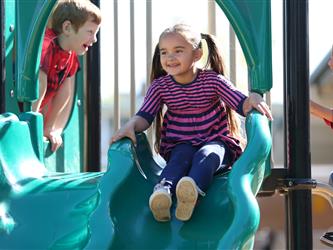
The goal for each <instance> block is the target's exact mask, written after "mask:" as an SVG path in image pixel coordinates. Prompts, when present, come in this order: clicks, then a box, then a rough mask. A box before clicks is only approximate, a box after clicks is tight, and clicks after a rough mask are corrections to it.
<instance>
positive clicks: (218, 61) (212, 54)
mask: <svg viewBox="0 0 333 250" xmlns="http://www.w3.org/2000/svg"><path fill="white" fill-rule="evenodd" d="M201 38H202V39H205V41H206V43H207V47H208V59H207V62H206V65H205V67H204V68H210V69H212V70H214V71H215V72H216V73H218V74H221V75H224V62H223V59H222V56H221V53H220V51H219V49H218V47H217V43H216V42H215V39H214V38H213V36H211V35H209V34H201ZM226 112H227V115H228V124H229V128H230V133H231V135H232V136H233V137H235V138H237V139H238V140H239V141H240V143H241V145H242V146H244V145H245V139H244V138H243V136H242V134H241V132H240V131H241V129H240V119H239V118H238V116H237V114H236V112H235V111H234V110H232V109H231V108H230V107H228V106H226Z"/></svg>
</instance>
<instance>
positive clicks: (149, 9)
mask: <svg viewBox="0 0 333 250" xmlns="http://www.w3.org/2000/svg"><path fill="white" fill-rule="evenodd" d="M152 43H153V42H152V1H151V0H146V48H147V50H146V53H147V54H146V59H147V67H146V69H147V71H146V79H147V81H146V90H147V89H148V86H149V85H150V70H151V63H152V51H153V49H152ZM147 137H148V141H149V143H150V145H151V146H152V147H153V145H154V138H153V132H152V127H150V128H149V129H148V131H147Z"/></svg>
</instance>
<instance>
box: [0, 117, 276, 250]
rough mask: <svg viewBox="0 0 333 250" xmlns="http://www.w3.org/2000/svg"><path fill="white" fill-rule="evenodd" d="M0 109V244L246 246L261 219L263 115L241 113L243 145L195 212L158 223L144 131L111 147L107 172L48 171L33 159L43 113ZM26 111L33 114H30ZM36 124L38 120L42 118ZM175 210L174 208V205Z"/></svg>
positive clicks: (266, 141)
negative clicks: (187, 217) (135, 141)
mask: <svg viewBox="0 0 333 250" xmlns="http://www.w3.org/2000/svg"><path fill="white" fill-rule="evenodd" d="M23 117H24V119H26V120H28V121H29V122H27V121H26V120H19V119H18V118H17V117H16V116H15V115H13V114H8V113H6V114H3V115H0V174H1V175H0V188H1V193H0V249H15V248H16V249H18V248H21V249H22V248H30V249H249V248H251V246H252V245H253V239H254V235H255V232H256V230H257V227H258V224H259V208H258V204H257V202H256V199H255V195H256V193H257V192H258V190H259V188H260V185H261V183H262V180H263V177H264V174H265V173H264V172H265V164H264V163H265V160H266V158H267V156H268V155H269V151H270V148H271V136H270V131H269V126H268V121H267V119H266V117H264V116H262V115H261V114H259V113H257V112H255V111H253V112H252V113H251V114H250V115H249V116H248V117H247V119H246V131H247V137H248V145H247V147H246V149H245V152H244V153H243V155H242V156H241V157H240V158H239V160H238V161H237V162H236V163H235V164H234V166H233V168H232V170H231V172H230V173H229V174H226V175H223V176H217V177H216V179H215V180H214V182H213V185H212V186H211V187H210V188H209V190H208V192H207V195H206V197H204V198H203V199H201V200H200V202H199V204H198V206H197V208H196V210H195V212H194V214H193V216H192V218H191V220H190V221H188V222H185V223H183V222H181V221H178V220H176V219H175V218H174V217H173V218H172V220H171V221H170V222H167V223H160V222H156V221H155V220H154V219H153V216H152V214H151V212H150V211H149V206H148V198H149V196H150V194H151V192H152V189H153V186H154V185H155V183H156V181H157V178H158V175H159V173H160V171H161V167H160V166H159V165H157V164H156V163H155V161H154V159H153V157H152V153H151V149H150V146H149V144H148V142H147V139H146V136H145V134H143V133H142V134H138V147H137V148H134V147H133V145H132V143H131V142H130V140H129V139H123V140H121V141H119V142H117V143H115V144H113V145H112V146H111V147H110V149H109V155H108V156H109V164H108V169H107V171H106V172H105V173H76V174H68V173H51V172H48V171H47V170H46V169H45V168H44V167H43V163H42V161H41V160H40V159H39V158H38V150H36V148H38V147H36V145H37V144H39V143H40V140H42V139H43V138H42V136H39V137H32V136H31V135H32V134H34V135H36V134H37V135H41V133H33V132H32V131H33V130H34V129H35V128H40V126H38V125H37V126H36V124H38V123H40V124H42V119H41V116H40V115H39V114H37V113H32V112H28V113H25V115H24V116H23ZM27 117H30V119H27ZM40 124H39V125H40ZM172 209H174V208H172Z"/></svg>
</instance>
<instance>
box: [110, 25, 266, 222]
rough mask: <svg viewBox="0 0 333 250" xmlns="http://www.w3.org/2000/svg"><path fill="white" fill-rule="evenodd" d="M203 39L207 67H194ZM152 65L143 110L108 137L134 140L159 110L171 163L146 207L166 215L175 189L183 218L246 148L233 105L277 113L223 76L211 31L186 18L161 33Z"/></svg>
mask: <svg viewBox="0 0 333 250" xmlns="http://www.w3.org/2000/svg"><path fill="white" fill-rule="evenodd" d="M201 38H202V39H204V40H205V41H206V43H207V45H208V50H209V55H208V62H207V65H206V66H205V67H204V68H203V69H199V68H197V66H196V62H198V61H199V60H200V58H201V57H202V55H203V52H202V47H201V46H202V41H201ZM152 64H153V65H152V73H151V80H152V83H151V86H150V88H149V89H148V91H147V94H146V97H145V100H144V102H143V104H142V106H141V108H140V110H139V111H138V112H137V114H136V115H135V116H134V117H133V118H131V119H130V120H129V121H128V122H127V123H126V124H125V125H124V126H123V127H122V128H121V129H120V130H119V131H117V132H116V133H115V135H114V136H113V137H112V140H111V141H112V142H115V141H117V140H119V139H120V138H123V137H129V138H130V139H131V140H132V141H133V142H134V144H135V143H136V139H135V132H141V131H144V130H146V129H147V128H148V127H149V126H150V125H151V124H152V122H153V120H154V118H155V117H156V143H155V150H157V151H158V153H160V154H161V156H163V157H164V158H165V160H166V162H167V164H166V166H165V168H164V169H163V171H162V173H161V175H160V182H159V183H158V184H157V185H156V186H155V187H154V191H153V193H152V195H151V196H150V199H149V206H150V209H151V211H152V213H153V215H154V217H155V219H156V220H157V221H168V220H170V218H171V216H170V207H171V204H172V199H171V195H172V194H174V193H175V194H176V197H177V207H176V217H177V218H178V219H179V220H182V221H186V220H189V219H190V217H191V215H192V212H193V209H194V207H195V204H196V202H197V199H198V195H201V196H204V195H205V192H206V190H207V189H208V187H209V185H210V183H211V182H212V180H213V176H214V174H215V173H216V172H217V171H220V170H221V169H222V168H225V167H228V166H230V165H232V163H233V162H234V161H235V160H236V159H237V158H238V157H239V156H240V154H241V153H242V149H241V146H240V139H241V138H240V137H239V132H238V122H237V119H236V116H235V114H234V112H233V111H231V109H232V110H235V111H237V112H238V113H239V114H241V115H246V114H247V113H248V112H249V111H250V110H251V109H252V108H255V109H257V110H259V111H260V112H261V113H263V114H265V115H266V116H267V117H268V118H269V119H272V116H271V112H270V110H269V108H268V106H267V105H266V103H265V102H264V101H263V99H262V98H261V96H260V95H259V94H255V93H254V94H251V95H250V96H249V97H247V96H245V95H244V94H243V93H241V92H240V91H238V90H237V89H236V88H235V87H234V86H233V85H232V84H231V83H230V82H229V80H227V79H226V78H225V77H224V76H223V73H224V70H223V62H222V58H221V56H220V53H219V51H218V48H217V46H216V43H215V41H214V40H213V37H212V36H210V35H207V34H201V36H200V34H196V33H195V32H193V31H191V29H190V27H189V26H187V25H184V24H178V25H175V26H174V27H172V28H168V29H166V30H165V31H164V32H163V33H162V34H161V35H160V38H159V43H158V45H157V46H156V48H155V53H154V57H153V63H152ZM164 105H165V106H166V110H165V109H163V106H164ZM162 110H163V111H165V112H164V115H163V116H162ZM161 122H162V123H161Z"/></svg>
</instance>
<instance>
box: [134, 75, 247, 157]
mask: <svg viewBox="0 0 333 250" xmlns="http://www.w3.org/2000/svg"><path fill="white" fill-rule="evenodd" d="M246 97H247V96H246V95H244V94H243V93H242V92H240V91H239V90H237V89H236V88H235V87H234V86H233V84H232V83H231V82H230V81H229V80H227V79H226V78H225V77H224V76H222V75H218V74H217V73H216V72H214V71H212V70H199V72H198V74H197V77H196V79H195V80H194V81H192V82H191V83H188V84H180V83H177V82H176V81H175V80H174V79H173V78H172V76H170V75H166V76H162V77H160V78H158V79H156V80H154V81H153V82H152V84H151V86H150V87H149V89H148V91H147V94H146V97H145V99H144V102H143V104H142V106H141V108H140V110H139V111H138V112H137V115H139V116H141V117H143V118H144V119H146V120H147V121H148V122H149V124H151V123H152V122H153V120H154V118H155V116H156V114H157V112H158V111H159V110H160V109H161V107H162V106H163V104H165V105H166V106H167V111H166V113H165V114H164V118H163V126H162V129H161V133H162V134H161V146H160V154H161V155H162V156H163V157H165V158H168V154H169V153H170V151H171V149H172V148H173V147H174V146H175V145H176V144H178V143H184V142H185V143H191V144H192V145H196V146H198V145H202V144H204V143H207V142H210V141H216V140H220V141H223V142H224V143H226V144H227V146H228V147H229V149H230V151H231V153H232V154H233V161H235V160H236V159H237V158H238V157H239V155H240V154H241V153H242V149H241V147H240V145H239V141H238V140H237V139H236V138H233V137H232V136H231V135H230V131H229V127H228V121H227V113H226V110H225V105H228V106H229V107H230V108H232V109H234V110H235V111H237V112H238V113H239V114H241V115H244V114H243V102H244V100H245V99H246Z"/></svg>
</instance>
